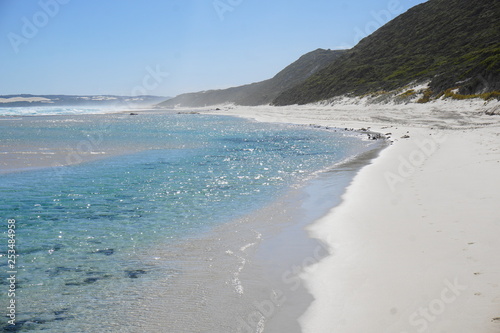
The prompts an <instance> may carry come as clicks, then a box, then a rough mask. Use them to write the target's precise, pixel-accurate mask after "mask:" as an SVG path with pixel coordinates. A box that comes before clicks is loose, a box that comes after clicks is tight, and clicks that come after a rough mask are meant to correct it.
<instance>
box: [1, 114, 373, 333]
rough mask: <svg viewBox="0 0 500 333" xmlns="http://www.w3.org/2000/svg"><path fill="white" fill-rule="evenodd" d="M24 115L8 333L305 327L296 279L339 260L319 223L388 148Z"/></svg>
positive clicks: (312, 133)
mask: <svg viewBox="0 0 500 333" xmlns="http://www.w3.org/2000/svg"><path fill="white" fill-rule="evenodd" d="M22 109H23V110H19V111H18V114H17V115H14V114H5V113H4V115H5V116H3V117H0V154H1V155H0V156H2V160H3V162H2V168H3V170H4V172H3V173H2V174H0V207H1V212H2V214H1V217H2V227H1V231H2V234H3V239H4V241H3V242H2V244H1V247H0V249H1V251H0V253H1V254H0V255H1V258H2V260H1V261H0V269H1V272H0V277H1V283H0V288H2V289H3V290H2V291H1V292H0V304H1V307H0V308H1V309H2V311H4V313H5V315H2V316H1V319H0V325H1V326H2V327H3V328H4V330H6V331H9V330H10V331H16V332H24V331H26V332H28V331H29V332H37V331H49V332H138V331H143V332H272V331H275V332H278V331H279V330H277V327H281V328H283V327H284V325H285V326H286V325H290V330H289V331H290V332H292V331H293V330H296V329H297V324H296V323H292V321H293V320H292V321H291V322H290V323H286V321H287V319H286V318H287V315H286V314H287V313H288V314H289V313H293V311H296V312H300V311H299V308H300V309H301V307H294V306H293V305H292V303H296V302H298V303H300V302H303V304H302V305H301V306H302V307H303V306H307V297H308V296H307V292H306V291H305V290H302V289H304V288H302V287H301V286H297V288H291V287H292V285H293V286H295V284H297V285H298V284H299V282H298V278H297V277H296V276H297V275H298V274H299V273H300V272H298V271H294V270H293V269H291V270H290V272H291V273H290V274H288V275H287V279H285V278H284V274H283V273H287V272H288V271H289V269H288V268H292V267H296V263H297V262H301V260H303V259H304V258H306V257H307V256H308V253H317V252H321V251H322V252H323V255H326V252H325V251H326V250H325V249H323V250H321V251H315V249H317V248H318V244H316V243H315V242H313V241H312V240H310V239H308V238H307V235H306V233H305V232H304V231H303V228H304V227H305V226H306V225H307V224H308V223H311V222H312V221H314V220H315V219H318V218H319V217H321V216H322V215H323V214H324V213H326V212H327V211H328V209H330V208H331V207H333V206H334V205H335V204H338V203H339V202H340V196H341V194H342V193H343V190H344V188H345V187H346V186H347V185H348V184H349V182H350V180H351V179H352V177H353V176H354V174H355V173H356V171H357V170H358V169H359V167H360V166H361V165H363V163H366V161H367V159H366V156H368V155H369V154H371V153H373V152H374V151H377V149H379V148H380V147H381V143H380V142H377V141H370V140H366V135H364V134H361V133H356V132H348V131H342V130H339V129H335V128H320V127H312V126H299V125H291V124H268V123H258V122H255V121H250V120H245V119H240V118H235V117H228V116H217V115H201V114H176V113H169V112H158V111H151V112H142V113H140V114H139V115H134V116H132V115H129V114H128V113H114V114H105V113H103V114H89V113H100V112H93V111H94V110H76V111H75V110H74V109H72V111H71V112H68V113H66V114H64V111H62V112H61V110H60V109H58V110H53V112H50V111H47V110H44V111H43V112H40V113H37V112H36V111H33V110H32V111H31V112H33V113H31V114H32V116H26V114H30V113H29V112H30V111H29V110H24V108H22ZM360 156H365V159H362V161H363V162H362V163H359V161H360ZM357 161H358V163H357ZM27 165H29V167H24V166H27ZM13 221H15V222H13ZM9 222H12V223H15V245H16V247H15V251H16V256H15V265H14V266H9V264H12V262H9V261H8V258H9V257H8V255H9V254H10V253H12V252H9V251H8V250H9V246H8V245H9V243H8V239H12V238H13V237H10V238H9V227H8V226H9ZM12 223H11V224H12ZM10 249H12V247H11V248H10ZM317 260H319V258H317ZM294 265H295V266H294ZM299 267H300V264H299ZM302 268H303V267H302ZM12 271H15V274H14V275H15V296H14V297H10V296H8V295H9V293H8V290H9V288H11V287H12V286H11V283H10V282H9V280H8V278H9V277H10V276H11V275H12V274H11V273H10V272H12ZM287 281H292V282H290V283H288V282H287ZM292 289H294V290H292ZM278 291H279V292H278ZM280 295H281V296H280ZM294 298H295V299H297V301H293V302H292V300H293V299H294ZM12 299H14V300H15V304H16V311H15V315H16V317H15V322H16V326H12V325H9V322H8V320H9V317H8V313H9V312H8V311H9V309H8V308H7V306H8V305H9V302H11V300H12ZM280 299H281V301H282V302H281V301H280ZM287 300H288V302H287Z"/></svg>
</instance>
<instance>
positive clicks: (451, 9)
mask: <svg viewBox="0 0 500 333" xmlns="http://www.w3.org/2000/svg"><path fill="white" fill-rule="evenodd" d="M499 36H500V1H498V0H481V1H470V0H429V1H427V2H425V3H422V4H420V5H417V6H415V7H413V8H411V9H410V10H408V11H407V12H406V13H404V14H402V15H400V16H398V17H397V18H395V19H394V20H392V21H391V22H389V23H387V24H386V25H384V26H383V27H381V28H380V29H379V30H377V31H375V32H374V33H373V34H372V35H370V36H368V37H366V38H364V39H363V40H361V41H360V42H359V44H358V45H356V46H355V47H354V48H352V49H350V50H349V51H348V52H346V53H345V54H344V55H343V56H342V57H341V58H340V59H338V60H337V61H335V62H332V63H331V64H330V65H329V66H327V67H326V68H325V69H323V70H322V71H320V72H318V73H316V74H315V75H313V76H311V77H310V78H309V79H307V80H306V81H305V82H303V83H301V84H299V85H297V86H295V87H293V88H291V89H289V90H287V91H285V92H283V93H282V94H281V95H280V96H278V97H277V98H276V99H275V100H274V101H273V103H272V104H274V105H289V104H306V103H311V102H316V101H320V100H326V99H329V98H332V97H336V96H340V95H351V96H360V95H364V94H367V93H374V92H380V91H390V90H395V89H399V88H402V87H404V86H405V85H408V84H410V83H415V82H417V83H423V82H430V84H429V90H428V91H427V95H428V97H432V96H439V95H442V94H444V93H448V94H449V93H450V92H451V91H453V93H456V92H457V93H458V94H459V96H463V97H464V98H465V97H467V95H472V94H481V93H483V94H484V93H486V92H495V91H498V90H500V38H499ZM457 89H458V90H457ZM488 96H492V95H491V94H490V95H488ZM493 96H496V97H498V96H499V94H498V92H496V93H494V94H493Z"/></svg>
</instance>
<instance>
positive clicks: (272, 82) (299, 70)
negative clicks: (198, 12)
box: [158, 49, 345, 107]
mask: <svg viewBox="0 0 500 333" xmlns="http://www.w3.org/2000/svg"><path fill="white" fill-rule="evenodd" d="M343 53H345V51H342V50H340V51H332V50H323V49H317V50H315V51H312V52H309V53H307V54H305V55H303V56H302V57H300V58H299V59H298V60H297V61H295V62H294V63H292V64H291V65H289V66H287V67H286V68H285V69H283V70H282V71H281V72H279V73H278V74H276V75H275V76H274V77H273V78H272V79H269V80H265V81H262V82H257V83H252V84H248V85H244V86H239V87H234V88H228V89H221V90H209V91H202V92H196V93H188V94H182V95H179V96H177V97H175V98H172V99H170V100H167V101H165V102H163V103H160V104H158V106H159V107H174V106H184V107H201V106H209V105H217V104H224V103H234V104H237V105H262V104H269V103H271V102H272V101H273V100H274V99H275V98H276V97H277V96H278V95H279V94H280V93H282V92H283V91H285V90H287V89H290V88H292V87H294V86H296V85H298V84H300V83H302V82H304V81H305V80H306V79H307V78H308V77H310V76H311V75H313V74H314V73H316V72H318V71H319V70H321V69H323V68H324V67H325V66H327V65H329V64H330V63H332V62H333V61H334V60H335V59H337V58H338V57H339V56H341V55H342V54H343Z"/></svg>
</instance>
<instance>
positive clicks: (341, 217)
mask: <svg viewBox="0 0 500 333" xmlns="http://www.w3.org/2000/svg"><path fill="white" fill-rule="evenodd" d="M499 105H500V104H499V103H498V101H492V102H489V103H485V102H484V101H482V100H474V101H437V102H431V103H427V104H415V103H411V104H399V105H394V104H373V105H369V104H365V103H363V102H362V100H361V101H360V100H355V103H353V101H352V100H351V101H346V100H344V102H343V103H340V104H337V105H306V106H292V107H271V106H266V107H221V110H218V111H210V113H218V114H227V115H238V116H243V117H248V118H254V119H256V120H259V121H268V122H287V123H300V124H318V125H324V126H334V127H340V128H355V129H360V128H368V127H370V130H372V131H375V132H380V133H384V134H385V133H391V134H390V137H391V140H393V141H394V142H393V144H392V145H391V146H390V147H389V148H387V149H385V150H384V151H382V153H381V154H380V156H379V157H377V158H376V159H375V160H373V161H372V163H371V164H370V165H368V166H366V167H364V168H363V169H362V170H361V171H360V172H359V173H358V175H357V176H356V177H355V179H354V181H353V182H352V184H351V185H350V186H349V187H348V189H347V191H346V193H345V194H344V196H343V199H344V200H343V203H342V204H341V205H339V206H337V207H336V208H334V209H333V210H331V211H330V212H329V213H328V214H327V216H325V217H323V218H322V219H321V220H320V221H318V222H317V223H315V224H314V225H312V226H310V227H309V232H310V234H311V236H312V237H315V238H318V239H320V240H322V241H324V242H325V243H326V244H327V246H328V248H330V251H331V255H330V256H329V257H327V258H325V259H323V260H321V261H320V262H318V263H316V264H314V265H312V266H309V267H307V268H306V269H305V272H304V273H303V274H302V276H303V278H304V280H305V283H306V285H307V287H308V288H309V290H310V292H311V293H312V294H313V296H314V298H315V300H314V301H313V303H312V305H311V306H310V308H309V309H308V311H307V312H306V313H305V314H304V315H303V316H302V317H301V318H300V323H301V325H302V328H303V331H304V332H306V333H321V332H325V333H326V332H328V333H331V332H335V333H351V332H352V333H359V332H363V333H380V332H390V333H393V332H394V333H405V332H406V333H411V332H454V333H460V332H464V333H466V332H467V333H470V332H474V333H489V332H491V333H493V332H500V255H499V254H500V241H499V235H500V210H499V209H498V203H499V202H500V116H499V115H493V116H490V115H487V114H485V111H488V110H493V109H496V110H498V107H499ZM404 136H408V137H406V138H403V137H404Z"/></svg>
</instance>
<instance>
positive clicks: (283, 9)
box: [0, 0, 425, 96]
mask: <svg viewBox="0 0 500 333" xmlns="http://www.w3.org/2000/svg"><path fill="white" fill-rule="evenodd" d="M422 2H425V1H423V0H146V1H139V0H0V50H1V52H0V95H5V94H19V93H31V94H77V95H86V94H88V95H92V94H117V95H134V94H142V93H147V94H151V95H161V96H175V95H177V94H180V93H184V92H191V91H199V90H206V89H212V88H226V87H230V86H236V85H241V84H246V83H251V82H256V81H261V80H264V79H268V78H271V77H272V76H274V75H275V74H276V73H277V72H278V71H280V70H281V69H283V68H284V67H286V66H287V65H289V64H290V63H292V62H293V61H295V60H296V59H298V58H299V57H300V56H301V55H303V54H304V53H307V52H309V51H312V50H315V49H317V48H324V49H339V48H349V47H352V46H354V45H355V44H356V43H357V41H358V40H359V39H360V38H361V36H363V35H367V34H369V33H371V32H373V31H374V30H375V29H376V28H378V27H380V26H382V25H383V24H384V23H385V22H387V21H388V20H390V19H393V18H394V17H396V16H397V15H399V14H401V13H403V12H405V11H406V10H408V9H409V8H411V7H413V6H415V5H417V4H419V3H422Z"/></svg>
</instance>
